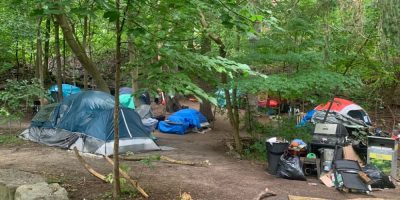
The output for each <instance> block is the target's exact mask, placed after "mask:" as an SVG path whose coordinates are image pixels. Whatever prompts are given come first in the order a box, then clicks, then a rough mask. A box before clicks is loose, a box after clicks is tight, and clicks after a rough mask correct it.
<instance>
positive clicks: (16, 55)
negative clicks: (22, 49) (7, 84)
mask: <svg viewBox="0 0 400 200" xmlns="http://www.w3.org/2000/svg"><path fill="white" fill-rule="evenodd" d="M16 38H17V41H16V44H15V46H16V47H15V60H16V61H17V74H16V76H17V81H18V79H19V58H18V48H19V46H18V43H19V41H18V40H19V39H18V35H17V36H16Z"/></svg>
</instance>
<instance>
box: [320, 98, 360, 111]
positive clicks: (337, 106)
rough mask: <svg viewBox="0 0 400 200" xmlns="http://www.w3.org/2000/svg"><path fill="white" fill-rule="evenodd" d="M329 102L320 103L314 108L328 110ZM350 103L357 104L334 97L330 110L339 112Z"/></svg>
mask: <svg viewBox="0 0 400 200" xmlns="http://www.w3.org/2000/svg"><path fill="white" fill-rule="evenodd" d="M330 104H331V102H330V101H329V102H328V103H326V104H321V105H319V106H317V107H315V110H328V108H329V105H330ZM351 105H355V106H358V105H357V104H355V103H353V102H352V101H349V100H346V99H342V98H334V99H333V103H332V107H331V109H330V111H336V112H341V111H342V110H343V109H344V108H346V107H347V106H351ZM358 107H359V106H358ZM360 109H361V107H360Z"/></svg>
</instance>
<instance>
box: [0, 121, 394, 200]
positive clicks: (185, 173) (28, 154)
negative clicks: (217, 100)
mask: <svg viewBox="0 0 400 200" xmlns="http://www.w3.org/2000/svg"><path fill="white" fill-rule="evenodd" d="M27 125H28V123H23V124H22V126H23V127H24V126H27ZM230 131H231V130H230V126H229V123H228V122H227V120H224V118H223V117H221V116H220V117H218V121H217V122H216V124H215V127H214V129H213V130H211V131H209V132H206V133H204V134H200V133H190V134H186V135H183V136H180V135H170V134H163V133H158V132H156V133H155V136H156V137H157V138H158V141H157V143H158V144H159V145H163V146H168V147H173V148H174V149H173V150H168V151H156V152H147V153H142V154H140V155H167V156H169V157H171V158H174V159H178V160H189V161H204V160H209V162H210V163H211V166H208V167H198V166H185V165H177V164H169V163H163V162H158V161H157V162H153V164H152V166H151V167H149V166H147V165H145V164H142V163H141V162H134V161H123V162H122V163H124V164H126V165H127V166H129V167H130V168H131V170H130V172H129V174H131V175H132V176H133V177H135V178H137V179H138V181H139V182H140V184H141V185H142V187H143V188H144V189H145V191H146V192H148V193H149V194H150V198H149V199H154V200H162V199H167V200H172V199H179V194H180V192H188V193H190V195H191V196H192V198H193V199H194V200H201V199H203V200H223V199H232V200H235V199H237V200H247V199H249V200H250V199H254V198H255V197H256V196H257V195H258V194H259V193H260V192H261V191H263V190H264V189H265V188H268V189H269V190H270V191H272V192H274V193H276V194H277V196H275V197H270V198H267V199H288V195H289V194H291V195H299V196H309V197H319V198H328V199H349V198H373V197H380V198H384V199H399V197H398V196H399V194H400V189H398V188H397V189H391V190H389V189H388V190H383V191H374V192H373V193H372V195H368V196H367V195H361V194H347V193H341V192H339V191H337V190H335V189H333V188H327V187H325V186H324V185H322V184H320V183H319V181H318V180H317V179H316V178H313V177H309V178H308V181H292V180H286V179H281V178H276V177H275V176H273V175H269V174H268V173H267V172H266V171H265V169H266V165H265V164H264V163H260V162H252V161H248V160H240V159H237V158H234V157H232V156H230V155H228V154H227V153H226V152H227V148H226V146H225V141H226V138H227V137H228V136H229V132H230ZM7 132H8V131H7V130H5V129H0V134H1V133H3V134H8V133H7ZM84 158H85V160H86V161H87V162H88V163H89V164H90V165H91V166H92V167H93V168H94V169H96V170H97V171H99V172H101V173H103V174H109V173H110V172H111V171H112V167H111V166H110V165H109V164H108V163H107V162H106V161H105V160H104V159H103V158H101V157H94V156H89V157H84ZM0 168H14V169H19V170H23V171H28V172H32V173H37V174H41V175H43V176H45V177H46V178H47V179H48V180H49V181H53V182H59V183H60V184H61V185H62V186H63V187H65V188H66V189H67V191H68V194H69V197H70V199H87V200H89V199H104V195H105V194H106V193H109V192H110V191H111V185H110V184H109V183H104V182H102V181H101V180H98V179H97V178H95V177H93V176H91V175H90V174H89V173H88V172H87V171H86V170H85V169H84V168H83V166H81V165H80V163H79V162H78V160H77V159H76V157H75V155H74V153H73V152H72V151H68V150H63V149H59V148H54V147H49V146H45V145H40V144H37V143H32V142H22V143H20V144H17V145H15V144H11V145H2V146H0ZM310 183H316V185H315V184H310ZM137 199H142V197H140V196H138V197H137Z"/></svg>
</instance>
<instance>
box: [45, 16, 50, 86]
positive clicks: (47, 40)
mask: <svg viewBox="0 0 400 200" xmlns="http://www.w3.org/2000/svg"><path fill="white" fill-rule="evenodd" d="M50 22H51V21H50V17H47V19H46V33H45V41H44V63H43V64H44V65H43V82H44V83H45V84H47V83H50V75H49V74H50V73H49V54H50V53H49V52H50V25H51V23H50Z"/></svg>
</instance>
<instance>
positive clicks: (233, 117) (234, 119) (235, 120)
mask: <svg viewBox="0 0 400 200" xmlns="http://www.w3.org/2000/svg"><path fill="white" fill-rule="evenodd" d="M199 15H200V23H201V25H202V26H203V28H205V29H206V30H207V29H208V23H207V21H206V19H205V17H204V14H203V13H202V12H200V13H199ZM208 37H209V38H210V39H211V40H213V41H214V42H215V43H216V44H217V45H218V47H219V56H221V57H222V58H225V57H226V54H227V53H226V50H225V44H224V42H223V41H222V40H221V38H220V37H219V36H218V35H215V34H213V33H211V32H208ZM221 82H222V84H224V86H226V87H225V88H224V92H225V101H226V109H227V111H228V118H229V122H230V124H231V126H232V127H233V129H234V131H233V134H232V136H233V139H234V140H235V148H236V150H237V151H238V152H241V151H242V142H241V140H240V135H239V115H238V114H239V113H238V110H236V112H234V108H233V106H236V105H232V98H231V95H230V93H229V88H227V85H228V75H227V74H226V73H222V74H221ZM234 92H236V88H234ZM233 97H234V98H235V100H234V102H233V103H235V102H236V103H237V101H236V94H234V95H233Z"/></svg>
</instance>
